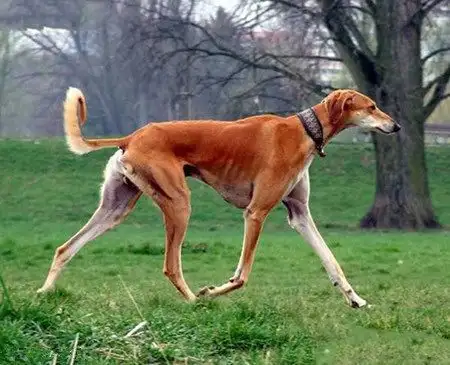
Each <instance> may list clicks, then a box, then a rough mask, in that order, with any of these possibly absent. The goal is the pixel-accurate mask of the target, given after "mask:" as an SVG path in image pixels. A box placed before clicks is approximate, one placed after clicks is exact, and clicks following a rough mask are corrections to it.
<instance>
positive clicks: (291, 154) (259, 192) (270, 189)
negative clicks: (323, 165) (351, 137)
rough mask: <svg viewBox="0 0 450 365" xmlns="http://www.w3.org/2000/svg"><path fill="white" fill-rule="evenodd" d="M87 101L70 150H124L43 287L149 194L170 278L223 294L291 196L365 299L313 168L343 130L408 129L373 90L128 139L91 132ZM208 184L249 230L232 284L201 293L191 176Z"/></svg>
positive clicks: (299, 223) (159, 128)
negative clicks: (320, 206)
mask: <svg viewBox="0 0 450 365" xmlns="http://www.w3.org/2000/svg"><path fill="white" fill-rule="evenodd" d="M86 116H87V107H86V100H85V97H84V95H83V93H82V92H81V91H80V90H79V89H76V88H69V89H68V90H67V94H66V99H65V102H64V129H65V135H66V140H67V144H68V147H69V149H70V150H71V151H72V152H74V153H76V154H85V153H88V152H91V151H95V150H99V149H102V148H106V147H115V148H117V151H116V152H115V153H114V154H113V156H112V157H111V158H110V159H109V161H108V163H107V165H106V168H105V171H104V183H103V185H102V188H101V199H100V203H99V206H98V208H97V210H96V211H95V213H94V214H93V216H92V217H91V219H90V220H89V221H88V222H87V224H86V225H85V226H84V227H82V228H81V230H80V231H79V232H78V233H76V234H75V235H74V236H73V237H71V238H70V239H69V240H68V241H67V242H66V243H64V244H63V245H62V246H60V247H58V248H57V249H56V251H55V255H54V258H53V262H52V265H51V268H50V271H49V273H48V276H47V279H46V281H45V283H44V285H43V286H42V287H41V288H40V289H39V290H38V292H46V291H48V290H51V289H53V288H54V285H55V281H56V279H57V277H58V275H59V274H60V272H61V270H62V269H63V267H64V266H65V265H66V264H67V262H68V261H69V260H70V259H71V258H72V257H73V256H74V255H75V254H76V253H77V252H78V251H79V250H80V249H81V248H82V247H83V246H84V245H85V244H86V243H88V242H89V241H92V240H93V239H95V238H96V237H98V236H100V235H101V234H103V233H104V232H106V231H107V230H109V229H111V228H113V227H115V226H117V225H118V224H119V223H121V222H122V221H123V220H124V219H125V217H126V216H127V215H128V214H129V213H130V212H131V211H132V210H133V208H134V206H135V204H136V202H137V201H138V199H139V198H140V197H141V195H142V194H145V195H148V196H150V197H151V198H152V199H153V201H154V202H155V203H156V205H157V206H158V207H159V208H160V210H161V212H162V214H163V218H164V225H165V230H166V240H165V253H164V266H163V272H164V275H166V276H167V277H168V279H169V280H170V281H171V282H172V284H173V285H174V286H175V287H176V288H177V289H178V291H179V292H180V293H181V294H182V295H183V297H184V298H185V299H186V300H187V301H195V300H196V299H197V298H198V297H200V296H209V297H215V296H219V295H222V294H225V293H228V292H231V291H233V290H236V289H238V288H240V287H242V286H243V285H244V284H245V283H246V282H247V281H248V278H249V275H250V272H251V270H252V264H253V261H254V258H255V251H256V247H257V245H258V239H259V236H260V233H261V230H262V228H263V224H264V221H265V219H266V217H267V215H268V214H269V212H270V211H271V210H272V209H273V208H274V207H275V206H276V205H277V204H279V203H280V202H282V203H283V204H284V205H285V206H286V208H287V212H288V223H289V225H290V226H291V227H292V228H293V229H295V230H296V231H297V232H298V233H300V234H301V235H302V236H303V238H304V239H305V241H306V242H307V243H308V244H309V245H311V247H312V248H313V250H314V251H315V252H316V253H317V255H318V256H319V257H320V259H321V261H322V264H323V265H324V267H325V269H326V271H327V273H328V275H329V277H330V279H331V281H332V283H333V285H334V286H337V287H338V288H339V289H340V290H341V292H342V293H343V295H344V297H345V299H346V301H347V302H348V304H349V305H350V306H351V307H355V308H358V307H362V306H364V305H366V301H365V300H364V299H362V298H361V297H360V296H359V295H358V294H357V293H356V292H355V291H354V290H353V288H352V287H351V286H350V284H349V283H348V281H347V279H346V277H345V275H344V273H343V271H342V269H341V267H340V265H339V263H338V262H337V260H336V259H335V257H334V256H333V254H332V252H331V251H330V249H329V248H328V246H327V244H326V243H325V241H324V240H323V238H322V236H321V235H320V233H319V231H318V230H317V228H316V226H315V224H314V221H313V219H312V217H311V214H310V211H309V204H308V200H309V193H310V183H309V173H308V169H309V166H310V164H311V162H312V161H313V158H314V156H315V155H316V154H319V155H320V156H325V152H324V146H325V145H326V143H328V142H329V141H330V139H331V138H332V137H334V136H335V135H337V134H338V133H339V132H341V131H342V130H344V129H347V128H350V127H354V126H359V127H363V128H365V129H368V130H373V131H377V132H381V133H385V134H391V133H395V132H397V131H399V130H400V126H399V125H398V124H397V123H396V122H395V121H394V120H393V119H392V118H391V117H390V116H389V115H387V114H386V113H384V112H382V111H381V110H380V109H379V108H378V107H377V106H376V104H375V103H374V101H373V100H371V99H370V98H369V97H367V96H365V95H363V94H361V93H359V92H357V91H354V90H348V89H346V90H336V91H333V92H331V93H330V94H329V95H328V96H327V97H325V98H324V99H323V100H322V102H320V103H319V104H317V105H314V106H313V107H311V108H308V109H306V110H304V111H303V112H300V113H298V114H295V115H291V116H289V117H281V116H276V115H257V116H252V117H248V118H245V119H240V120H237V121H214V120H197V121H176V122H162V123H149V124H148V125H146V126H144V127H142V128H140V129H138V130H137V131H135V132H134V133H132V134H130V135H128V136H125V137H122V138H109V139H86V138H84V137H83V135H82V133H81V126H82V125H84V123H85V122H86ZM188 176H190V177H192V178H195V179H198V180H201V181H203V182H204V183H206V184H208V185H209V186H211V187H212V188H213V189H215V190H216V191H217V192H218V193H219V194H220V195H221V196H222V197H223V198H224V199H225V200H226V201H227V202H229V203H230V204H232V205H234V206H236V207H238V208H241V209H243V210H244V214H243V216H244V223H245V233H244V242H243V246H242V251H241V255H240V259H239V263H238V265H237V268H236V271H235V272H234V275H233V276H232V277H231V278H230V279H229V280H228V281H227V282H225V283H224V284H223V285H221V286H218V287H215V286H207V287H205V288H203V289H201V290H200V291H199V292H198V293H197V295H195V294H194V293H193V292H192V291H191V289H190V288H189V286H188V285H187V284H186V281H185V279H184V277H183V271H182V265H181V246H182V242H183V239H184V237H185V233H186V229H187V226H188V221H189V216H190V213H191V205H190V191H189V189H188V186H187V184H186V177H188Z"/></svg>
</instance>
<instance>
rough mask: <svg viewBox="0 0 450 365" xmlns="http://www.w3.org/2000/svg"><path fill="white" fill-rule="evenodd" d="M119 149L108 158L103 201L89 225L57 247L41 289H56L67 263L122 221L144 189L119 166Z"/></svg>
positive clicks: (102, 190) (43, 290)
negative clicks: (132, 181)
mask: <svg viewBox="0 0 450 365" xmlns="http://www.w3.org/2000/svg"><path fill="white" fill-rule="evenodd" d="M118 156H119V155H118V154H117V153H116V154H115V155H114V156H113V157H111V159H110V160H109V162H108V165H107V167H106V170H105V181H104V183H103V186H102V189H101V200H100V204H99V206H98V208H97V210H96V211H95V213H94V214H93V215H92V217H91V219H90V220H89V221H88V222H87V223H86V225H85V226H84V227H83V228H81V230H80V231H79V232H77V233H76V234H75V235H74V236H73V237H71V238H70V239H69V240H68V241H67V242H66V243H64V244H63V245H62V246H60V247H58V248H57V249H56V251H55V256H54V258H53V263H52V265H51V268H50V271H49V273H48V276H47V279H46V281H45V283H44V285H43V286H42V288H40V289H39V290H38V292H39V293H41V292H45V291H48V290H50V289H52V288H53V287H54V285H55V281H56V279H57V278H58V275H59V274H60V272H61V270H62V269H63V267H64V266H65V265H66V264H67V263H68V262H69V260H70V259H71V258H72V257H73V256H74V255H75V254H76V253H77V252H78V251H79V250H80V249H81V248H82V247H83V246H84V245H85V244H86V243H88V242H89V241H92V240H93V239H95V238H96V237H98V236H100V235H101V234H103V233H104V232H106V231H107V230H109V229H111V228H113V227H115V226H116V225H118V224H119V223H121V222H122V221H123V220H124V219H125V217H126V216H127V215H128V214H129V213H130V212H131V211H132V210H133V208H134V206H135V204H136V202H137V201H138V199H139V197H140V196H141V194H142V192H141V191H140V190H139V189H138V188H137V187H136V186H135V185H134V184H132V183H131V182H130V181H127V180H126V179H125V176H124V175H123V174H121V173H120V172H119V171H118V169H117V165H116V162H117V158H118Z"/></svg>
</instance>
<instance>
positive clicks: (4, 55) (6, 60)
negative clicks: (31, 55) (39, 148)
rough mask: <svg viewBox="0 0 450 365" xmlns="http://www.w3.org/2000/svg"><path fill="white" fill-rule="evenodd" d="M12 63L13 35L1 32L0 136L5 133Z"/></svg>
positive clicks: (6, 31)
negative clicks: (8, 84) (5, 112)
mask: <svg viewBox="0 0 450 365" xmlns="http://www.w3.org/2000/svg"><path fill="white" fill-rule="evenodd" d="M11 63H12V52H11V35H10V32H9V31H8V30H4V31H3V30H2V31H0V135H1V134H2V131H3V124H4V120H3V119H4V109H5V106H6V93H7V81H8V77H9V76H10V73H11Z"/></svg>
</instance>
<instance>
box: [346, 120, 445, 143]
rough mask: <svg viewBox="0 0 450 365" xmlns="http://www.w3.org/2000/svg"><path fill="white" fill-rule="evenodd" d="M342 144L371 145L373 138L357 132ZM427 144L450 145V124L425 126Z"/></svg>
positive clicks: (351, 134)
mask: <svg viewBox="0 0 450 365" xmlns="http://www.w3.org/2000/svg"><path fill="white" fill-rule="evenodd" d="M340 141H341V142H353V143H364V142H366V143H369V142H371V141H372V136H371V134H370V133H368V132H361V131H357V130H355V131H354V132H353V133H348V134H346V135H344V136H343V138H341V139H340ZM425 143H426V144H429V145H449V144H450V123H448V124H444V123H433V124H425Z"/></svg>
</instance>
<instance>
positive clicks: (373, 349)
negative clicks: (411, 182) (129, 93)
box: [0, 141, 450, 365]
mask: <svg viewBox="0 0 450 365" xmlns="http://www.w3.org/2000/svg"><path fill="white" fill-rule="evenodd" d="M111 152H112V151H105V152H103V151H101V152H97V153H92V154H90V155H87V156H83V157H77V156H74V155H72V154H71V153H69V152H68V151H67V150H66V148H65V146H64V144H63V142H62V141H40V142H39V143H38V144H36V143H34V142H19V141H1V142H0V169H1V172H2V174H1V178H0V189H1V194H0V216H1V217H0V218H1V219H0V222H1V226H0V275H1V278H2V279H3V281H4V285H3V289H2V288H0V300H1V298H2V297H3V300H2V302H1V304H0V364H50V363H52V361H53V359H54V358H55V356H57V362H56V363H57V364H68V363H70V357H71V356H72V355H74V356H75V362H74V363H75V364H149V363H150V364H152V363H153V364H155V363H161V364H173V363H176V364H395V365H398V364H450V307H449V300H450V275H449V269H448V268H449V267H450V254H449V248H448V246H449V238H450V237H449V233H448V232H447V231H446V230H443V231H439V232H419V233H414V232H407V233H405V232H362V231H360V230H358V229H357V224H358V219H359V218H360V217H361V216H362V215H363V214H364V213H365V211H366V210H367V209H368V207H369V206H370V203H371V201H372V198H373V193H374V160H373V153H372V151H371V150H370V149H368V147H359V146H354V145H334V146H329V147H328V148H327V152H328V156H327V158H325V159H316V161H315V162H314V164H313V166H312V168H311V170H312V171H311V185H312V192H311V210H312V213H313V216H314V217H315V220H316V222H317V224H318V226H319V229H320V230H321V232H322V234H323V236H324V237H325V240H326V241H327V242H328V244H329V245H330V247H331V249H332V250H333V251H334V253H335V255H336V257H337V259H338V261H339V262H340V263H341V265H342V266H343V269H344V271H345V273H346V274H347V277H348V279H349V281H350V282H351V283H352V285H353V287H354V288H355V289H356V290H357V292H358V293H359V294H360V295H361V296H362V297H364V298H365V299H367V300H368V302H369V303H370V304H372V307H371V308H364V309H361V310H354V309H351V308H349V307H347V306H346V304H345V302H344V299H343V297H342V295H341V294H340V292H339V291H338V290H336V289H335V288H333V287H332V285H331V283H330V282H329V280H328V277H327V275H326V273H325V271H324V270H323V269H322V266H321V263H320V260H319V258H318V257H316V256H315V254H314V253H313V252H312V250H311V249H310V247H308V246H307V245H306V244H305V243H304V242H303V241H302V239H301V238H300V236H298V235H297V234H296V233H295V232H294V231H292V230H291V229H290V228H289V227H288V225H287V224H286V218H285V211H284V208H283V207H281V206H280V207H279V208H277V209H276V210H275V211H274V212H273V213H272V214H271V215H270V217H269V219H268V221H267V223H266V226H265V230H264V233H263V236H262V239H261V243H260V246H259V248H258V252H257V256H256V262H255V265H254V269H253V272H252V275H251V277H250V280H249V283H248V285H247V286H246V287H245V288H244V289H241V290H240V291H237V292H235V293H233V294H230V295H228V296H224V297H221V298H217V299H214V300H201V301H199V302H197V303H195V304H187V303H185V302H183V300H182V298H181V297H180V295H179V294H178V293H177V292H176V291H175V289H174V288H173V287H172V286H171V285H170V284H169V282H168V280H167V279H166V278H165V277H164V276H163V274H162V263H163V243H164V232H163V227H162V222H161V217H160V214H159V212H158V211H157V209H156V208H155V207H154V206H153V204H152V203H151V202H150V201H149V200H148V199H147V198H142V199H141V200H140V202H139V203H138V207H137V209H136V210H135V211H134V212H133V214H131V216H130V217H129V218H128V219H127V221H126V222H125V223H123V224H122V225H121V226H119V227H118V228H117V229H115V230H114V231H112V232H108V233H107V234H105V235H104V236H102V237H101V238H99V239H98V240H96V241H95V242H94V243H91V244H89V245H87V246H86V247H85V248H83V250H81V252H80V253H79V254H78V255H77V256H76V257H75V258H74V260H73V261H71V263H70V264H69V265H68V267H67V269H66V270H65V271H64V273H63V275H62V276H61V278H60V280H59V281H58V284H57V286H58V289H57V291H56V292H55V293H53V294H50V295H46V296H38V295H36V294H35V291H36V289H38V288H39V287H40V286H41V284H42V283H43V280H44V279H45V276H46V274H47V270H48V267H49V265H50V261H51V258H52V256H53V251H54V249H55V248H56V247H57V246H58V245H60V244H61V243H63V242H64V241H65V240H66V239H67V238H68V237H70V236H71V235H72V234H73V233H75V232H76V231H77V230H78V229H79V228H80V227H81V225H82V224H84V223H85V222H86V220H87V219H88V218H89V216H90V215H91V213H92V212H93V211H94V209H95V207H96V205H97V199H98V190H99V185H100V182H101V171H102V168H103V166H104V165H105V163H106V161H107V157H108V156H109V155H110V154H111ZM427 158H428V164H429V173H430V184H431V190H432V195H433V200H434V204H435V209H436V213H437V215H438V217H439V219H440V221H441V223H443V224H444V225H446V226H449V225H450V207H449V203H450V188H449V186H450V174H449V169H448V166H449V162H448V161H450V149H430V150H429V151H428V155H427ZM190 185H191V187H192V191H193V192H192V201H193V215H192V219H191V224H190V229H189V232H188V235H187V238H186V242H185V246H184V251H183V264H184V272H185V277H186V279H187V281H188V283H189V284H190V286H191V288H192V289H193V290H194V291H196V290H197V289H198V288H200V287H202V286H204V285H209V284H221V283H222V282H224V281H225V280H227V279H228V278H229V277H230V275H231V274H232V273H233V271H234V269H235V266H236V264H237V261H238V258H239V253H240V247H241V242H242V237H241V236H242V230H243V224H242V212H240V211H239V210H237V209H235V208H232V207H230V206H229V205H227V204H226V203H225V202H223V201H222V200H221V198H220V197H219V196H217V195H216V193H214V192H213V191H212V190H210V189H209V188H208V187H207V186H205V185H202V184H200V183H197V182H191V183H190ZM144 319H145V320H146V321H148V326H146V327H144V328H143V329H142V330H141V331H140V332H138V333H137V334H135V335H134V336H132V337H130V338H124V336H125V334H126V333H127V332H128V331H129V330H130V329H132V328H133V327H135V326H136V325H137V324H138V323H140V322H142V321H143V320H144ZM76 338H78V342H77V344H76V353H74V352H73V348H74V347H75V346H74V345H75V339H76Z"/></svg>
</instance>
